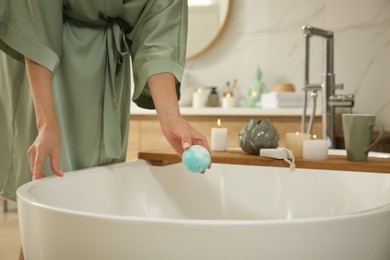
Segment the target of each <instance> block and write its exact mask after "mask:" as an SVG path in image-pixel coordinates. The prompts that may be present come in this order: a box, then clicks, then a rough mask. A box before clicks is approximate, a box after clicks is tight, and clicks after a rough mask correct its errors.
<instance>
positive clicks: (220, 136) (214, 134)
mask: <svg viewBox="0 0 390 260" xmlns="http://www.w3.org/2000/svg"><path fill="white" fill-rule="evenodd" d="M217 124H218V128H216V127H213V128H211V151H226V149H227V134H228V131H227V128H222V127H221V119H219V118H218V122H217Z"/></svg>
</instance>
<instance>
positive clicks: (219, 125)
mask: <svg viewBox="0 0 390 260" xmlns="http://www.w3.org/2000/svg"><path fill="white" fill-rule="evenodd" d="M217 125H218V127H221V119H219V118H218V121H217Z"/></svg>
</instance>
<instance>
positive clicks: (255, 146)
mask: <svg viewBox="0 0 390 260" xmlns="http://www.w3.org/2000/svg"><path fill="white" fill-rule="evenodd" d="M278 145H279V133H278V131H277V130H276V128H275V127H274V125H273V124H272V123H271V122H269V121H268V120H267V119H261V120H259V121H257V120H254V119H251V120H250V121H249V123H248V124H246V125H245V127H244V128H243V129H242V130H241V132H240V147H241V149H242V150H243V151H244V152H247V153H249V154H256V155H259V152H260V149H262V148H276V147H278Z"/></svg>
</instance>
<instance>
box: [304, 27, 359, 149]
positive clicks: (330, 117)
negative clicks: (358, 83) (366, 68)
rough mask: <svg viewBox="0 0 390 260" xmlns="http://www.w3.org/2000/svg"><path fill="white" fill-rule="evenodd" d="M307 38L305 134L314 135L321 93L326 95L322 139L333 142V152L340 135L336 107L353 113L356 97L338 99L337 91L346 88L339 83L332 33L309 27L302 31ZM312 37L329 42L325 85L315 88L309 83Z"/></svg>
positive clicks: (326, 47)
mask: <svg viewBox="0 0 390 260" xmlns="http://www.w3.org/2000/svg"><path fill="white" fill-rule="evenodd" d="M302 30H303V33H304V34H305V45H306V46H305V82H304V88H303V90H304V91H305V98H304V107H303V114H302V121H301V123H302V124H301V128H302V132H308V133H310V134H311V132H312V127H313V120H314V116H315V110H316V105H317V102H316V101H317V96H318V93H317V92H318V91H321V92H322V105H321V109H322V138H324V139H326V138H327V137H328V133H329V138H330V148H336V134H335V129H336V128H335V121H336V120H335V108H336V107H349V108H350V109H352V107H353V106H354V96H353V95H352V94H348V95H336V89H343V88H344V86H343V84H338V85H337V84H336V83H335V74H334V37H333V32H332V31H327V30H323V29H319V28H316V27H312V26H310V25H306V26H303V27H302ZM312 36H320V37H323V38H324V39H325V47H324V55H325V59H324V67H323V74H322V83H321V84H311V83H310V80H309V72H310V38H311V37H312ZM309 93H310V96H311V97H312V98H313V111H312V114H311V117H310V121H309V126H308V130H307V131H305V128H306V115H307V111H306V110H307V102H308V94H309Z"/></svg>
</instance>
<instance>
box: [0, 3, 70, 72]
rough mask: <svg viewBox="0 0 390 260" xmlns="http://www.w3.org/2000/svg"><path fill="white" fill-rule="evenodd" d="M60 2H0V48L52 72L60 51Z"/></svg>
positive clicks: (22, 60) (61, 8)
mask: <svg viewBox="0 0 390 260" xmlns="http://www.w3.org/2000/svg"><path fill="white" fill-rule="evenodd" d="M62 12H63V5H62V0H32V1H27V0H0V49H1V50H2V51H4V52H5V53H7V54H8V55H10V56H12V57H13V58H15V59H17V60H18V61H21V62H24V56H26V57H28V58H30V59H32V60H33V61H35V62H37V63H39V64H41V65H42V66H44V67H46V68H48V69H50V70H51V71H54V70H55V68H56V66H57V65H58V63H59V60H60V56H61V50H62V23H63V18H62Z"/></svg>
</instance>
